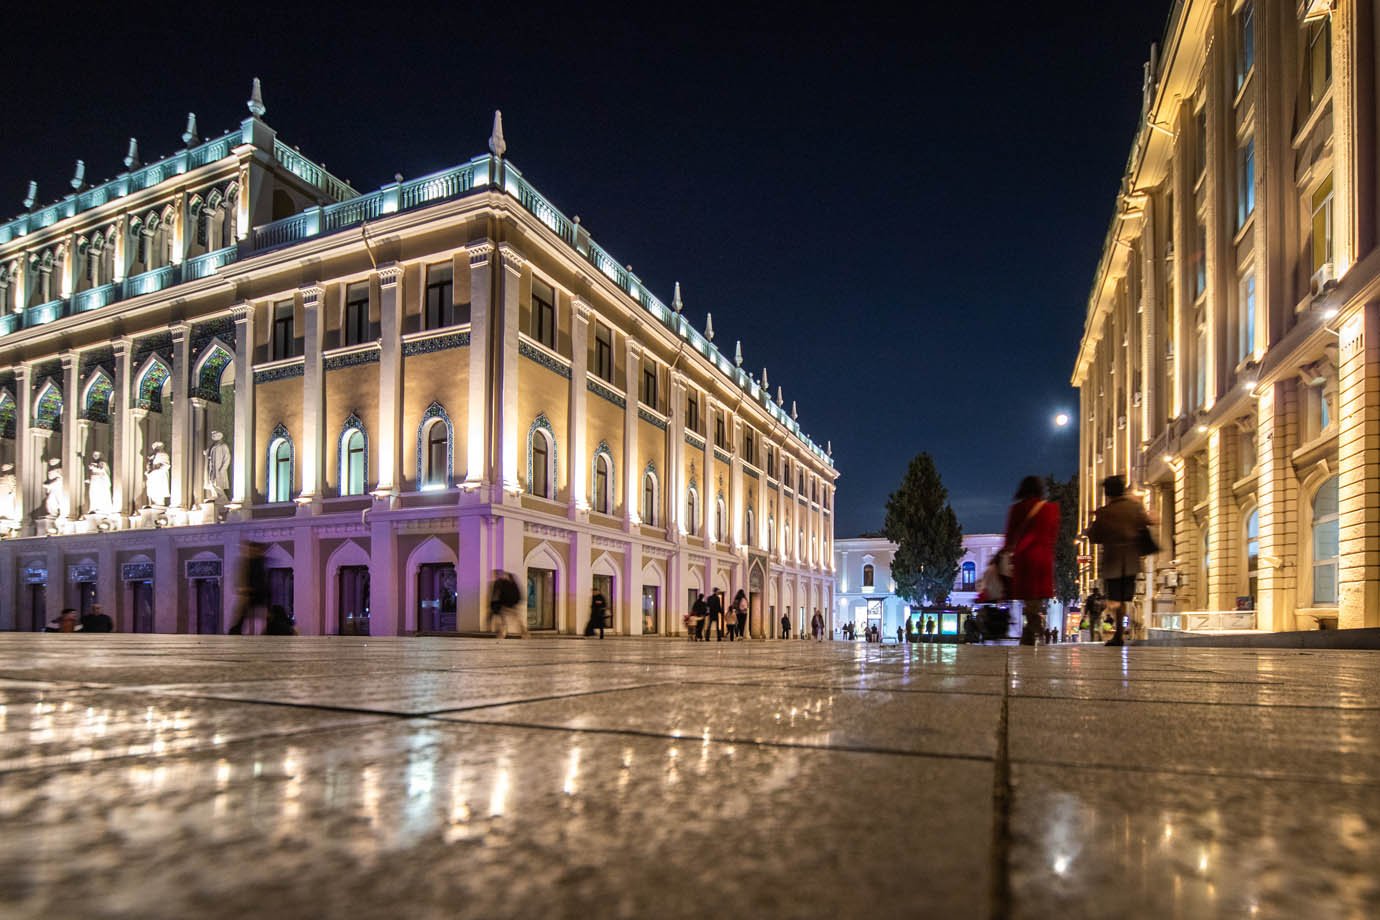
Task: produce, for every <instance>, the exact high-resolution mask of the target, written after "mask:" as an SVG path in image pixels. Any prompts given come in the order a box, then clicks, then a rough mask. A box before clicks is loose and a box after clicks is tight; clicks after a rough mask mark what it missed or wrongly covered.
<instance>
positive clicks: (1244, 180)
mask: <svg viewBox="0 0 1380 920" xmlns="http://www.w3.org/2000/svg"><path fill="white" fill-rule="evenodd" d="M1253 213H1255V139H1254V138H1252V139H1250V140H1248V141H1246V143H1245V144H1243V145H1242V147H1241V153H1240V155H1239V156H1238V157H1237V162H1236V229H1237V230H1240V229H1241V228H1242V227H1244V226H1246V221H1247V220H1249V219H1250V216H1251V215H1252V214H1253Z"/></svg>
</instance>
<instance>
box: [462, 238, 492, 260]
mask: <svg viewBox="0 0 1380 920" xmlns="http://www.w3.org/2000/svg"><path fill="white" fill-rule="evenodd" d="M465 251H466V252H468V253H469V255H470V265H483V264H484V263H485V262H487V261H489V257H490V256H492V255H493V254H494V244H493V243H492V242H491V241H490V240H480V241H479V242H477V243H470V244H469V245H468V246H466V247H465Z"/></svg>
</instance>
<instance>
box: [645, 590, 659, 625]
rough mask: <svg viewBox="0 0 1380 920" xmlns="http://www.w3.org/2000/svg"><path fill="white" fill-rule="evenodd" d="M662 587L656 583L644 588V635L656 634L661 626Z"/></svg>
mask: <svg viewBox="0 0 1380 920" xmlns="http://www.w3.org/2000/svg"><path fill="white" fill-rule="evenodd" d="M660 597H661V589H660V588H658V587H656V586H655V585H644V586H643V588H642V635H644V636H654V635H656V634H657V633H658V632H660V626H661V604H660Z"/></svg>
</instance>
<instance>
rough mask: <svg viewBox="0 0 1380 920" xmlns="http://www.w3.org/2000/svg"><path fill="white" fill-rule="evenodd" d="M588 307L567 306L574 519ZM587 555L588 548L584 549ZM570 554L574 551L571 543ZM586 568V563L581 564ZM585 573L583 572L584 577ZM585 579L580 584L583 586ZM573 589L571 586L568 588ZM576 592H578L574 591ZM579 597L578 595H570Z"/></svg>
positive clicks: (585, 496)
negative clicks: (568, 318)
mask: <svg viewBox="0 0 1380 920" xmlns="http://www.w3.org/2000/svg"><path fill="white" fill-rule="evenodd" d="M588 366H589V304H587V303H585V301H583V300H581V299H580V298H578V297H576V298H574V299H573V300H572V301H571V304H570V436H569V440H568V441H567V443H568V444H569V445H570V449H569V450H567V451H566V463H567V464H568V473H567V476H568V480H569V482H570V506H569V507H570V512H569V513H570V518H571V519H572V520H576V519H578V518H581V517H583V516H584V515H586V514H588V512H589V486H588V483H587V482H586V479H587V476H586V473H585V457H586V456H587V454H588V452H589V447H588V444H587V438H586V434H585V432H586V429H587V428H588V427H589V423H588V421H587V420H586V418H585V394H586V392H587V390H588V387H587V385H586V381H587V378H588V375H589V371H588ZM585 549H586V553H585V555H586V556H588V549H589V548H588V546H586V547H585ZM571 552H572V553H573V552H575V546H574V544H572V545H571ZM585 565H586V567H588V561H586V563H585ZM587 575H588V572H586V576H587ZM588 581H589V579H588V577H586V578H585V580H584V581H583V582H580V584H587V583H588ZM572 587H574V586H572ZM576 590H578V589H576ZM571 596H572V597H576V598H578V597H579V594H578V593H576V594H572V595H571Z"/></svg>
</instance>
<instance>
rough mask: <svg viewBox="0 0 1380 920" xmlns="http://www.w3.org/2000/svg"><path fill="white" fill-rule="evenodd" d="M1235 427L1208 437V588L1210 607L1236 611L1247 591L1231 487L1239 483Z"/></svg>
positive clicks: (1224, 429)
mask: <svg viewBox="0 0 1380 920" xmlns="http://www.w3.org/2000/svg"><path fill="white" fill-rule="evenodd" d="M1238 436H1239V432H1238V431H1237V429H1236V426H1234V425H1223V426H1222V427H1220V428H1217V429H1215V430H1213V432H1212V434H1211V435H1209V437H1208V450H1207V464H1208V496H1207V499H1208V557H1209V560H1210V565H1209V566H1208V584H1207V607H1208V609H1211V610H1235V609H1236V599H1237V597H1239V596H1241V595H1242V593H1243V591H1244V590H1245V587H1246V585H1245V579H1244V578H1243V577H1242V576H1243V573H1242V572H1241V562H1240V559H1239V558H1238V557H1239V554H1240V552H1241V514H1240V508H1239V506H1238V505H1237V501H1236V495H1235V493H1234V492H1233V490H1232V484H1233V483H1234V482H1235V481H1236V479H1237V475H1236V467H1237V450H1238V447H1237V437H1238Z"/></svg>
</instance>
